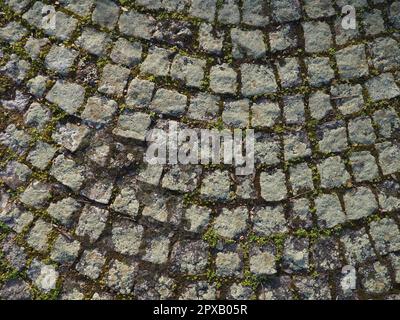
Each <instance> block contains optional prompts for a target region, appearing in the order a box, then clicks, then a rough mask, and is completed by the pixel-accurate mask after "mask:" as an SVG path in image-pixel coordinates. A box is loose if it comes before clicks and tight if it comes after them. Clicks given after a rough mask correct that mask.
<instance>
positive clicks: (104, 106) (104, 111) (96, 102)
mask: <svg viewBox="0 0 400 320" xmlns="http://www.w3.org/2000/svg"><path fill="white" fill-rule="evenodd" d="M117 109H118V104H117V102H115V101H114V100H111V99H107V98H105V97H102V96H94V97H90V98H89V99H88V100H87V102H86V106H85V109H84V110H83V112H82V114H81V117H82V119H84V120H85V122H86V123H87V124H88V125H89V126H93V127H95V128H98V127H101V126H103V125H107V124H109V123H110V122H111V121H112V119H113V116H114V114H115V113H116V112H117Z"/></svg>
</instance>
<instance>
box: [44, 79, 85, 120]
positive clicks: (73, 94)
mask: <svg viewBox="0 0 400 320" xmlns="http://www.w3.org/2000/svg"><path fill="white" fill-rule="evenodd" d="M46 99H47V100H48V101H50V102H52V103H55V104H56V105H58V106H59V107H60V108H61V109H63V110H64V111H65V112H67V113H69V114H74V113H76V111H77V110H78V108H79V107H80V106H81V105H82V104H83V101H84V99H85V89H84V88H83V87H82V86H80V85H79V84H76V83H71V82H67V81H64V80H58V81H57V82H56V83H55V85H54V86H53V87H52V88H51V89H50V91H49V93H48V94H47V95H46Z"/></svg>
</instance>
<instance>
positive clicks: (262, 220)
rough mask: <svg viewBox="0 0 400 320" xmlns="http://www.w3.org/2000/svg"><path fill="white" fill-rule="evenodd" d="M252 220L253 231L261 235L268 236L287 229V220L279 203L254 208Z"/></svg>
mask: <svg viewBox="0 0 400 320" xmlns="http://www.w3.org/2000/svg"><path fill="white" fill-rule="evenodd" d="M252 222H253V230H254V232H256V233H257V234H260V235H262V236H266V237H268V236H271V235H274V234H277V233H285V232H287V231H288V228H287V221H286V219H285V214H284V211H283V207H282V206H281V205H278V206H276V207H270V206H266V207H260V208H256V209H255V210H254V213H253V217H252Z"/></svg>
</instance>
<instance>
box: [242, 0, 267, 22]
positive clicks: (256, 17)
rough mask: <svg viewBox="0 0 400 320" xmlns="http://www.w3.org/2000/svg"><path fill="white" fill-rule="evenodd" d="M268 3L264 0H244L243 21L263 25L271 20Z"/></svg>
mask: <svg viewBox="0 0 400 320" xmlns="http://www.w3.org/2000/svg"><path fill="white" fill-rule="evenodd" d="M266 10H267V5H266V3H265V2H264V1H263V0H243V2H242V23H244V24H248V25H251V26H256V27H263V26H265V25H266V24H267V23H268V22H269V17H268V15H267V13H266V12H267V11H266Z"/></svg>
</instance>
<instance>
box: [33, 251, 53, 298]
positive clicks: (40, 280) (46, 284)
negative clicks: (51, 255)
mask: <svg viewBox="0 0 400 320" xmlns="http://www.w3.org/2000/svg"><path fill="white" fill-rule="evenodd" d="M27 276H28V278H29V279H31V281H32V282H33V284H34V285H35V286H36V287H37V288H38V289H39V290H40V291H42V292H44V293H49V292H50V291H51V290H54V289H55V288H56V284H57V280H58V277H59V273H58V272H57V271H56V269H55V267H54V266H52V265H49V264H45V263H44V262H42V261H39V260H37V259H36V258H34V259H33V261H32V262H31V264H30V266H29V269H28V270H27Z"/></svg>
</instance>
